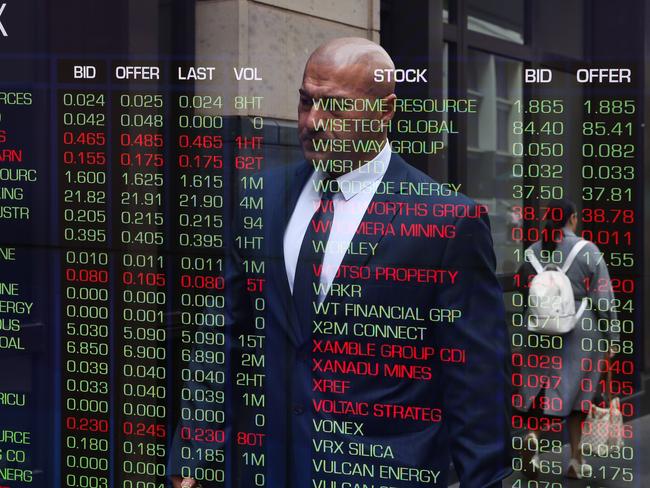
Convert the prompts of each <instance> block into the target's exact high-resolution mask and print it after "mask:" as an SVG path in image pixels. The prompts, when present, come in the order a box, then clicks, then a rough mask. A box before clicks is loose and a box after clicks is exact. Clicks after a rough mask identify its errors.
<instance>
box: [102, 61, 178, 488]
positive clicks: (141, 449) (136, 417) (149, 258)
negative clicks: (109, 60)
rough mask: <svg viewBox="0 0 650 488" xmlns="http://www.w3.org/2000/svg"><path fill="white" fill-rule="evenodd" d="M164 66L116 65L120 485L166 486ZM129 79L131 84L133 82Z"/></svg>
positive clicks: (117, 466)
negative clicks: (160, 83)
mask: <svg viewBox="0 0 650 488" xmlns="http://www.w3.org/2000/svg"><path fill="white" fill-rule="evenodd" d="M159 74H160V69H159V68H158V67H157V66H136V65H122V64H115V65H114V66H113V70H112V76H114V77H115V78H114V84H115V85H118V86H119V88H118V89H116V90H115V91H113V92H112V104H113V105H112V106H113V118H112V126H113V141H114V143H113V151H114V154H115V156H114V158H113V160H112V164H113V169H114V171H115V177H114V180H113V181H114V192H113V195H114V198H115V203H114V208H115V209H116V211H115V212H114V216H113V225H114V235H115V244H116V246H117V247H119V253H118V257H117V260H116V261H117V262H116V287H115V309H114V310H115V324H116V325H115V328H116V330H117V331H118V333H117V335H116V348H115V350H116V353H115V358H116V362H117V364H118V365H119V367H118V374H117V375H116V381H115V384H116V393H115V398H116V402H115V417H116V419H117V422H116V425H117V426H119V428H116V440H117V441H116V443H115V445H116V462H115V472H116V475H115V477H116V486H119V487H120V488H136V487H148V488H153V487H155V488H163V487H164V486H166V475H167V473H166V465H165V461H166V454H167V451H166V443H167V426H166V418H167V414H168V405H167V404H168V392H167V366H168V361H167V359H168V358H167V347H166V341H167V328H166V325H167V285H168V279H167V273H166V266H167V257H166V256H165V255H164V253H163V251H164V246H165V245H166V244H167V236H166V232H165V224H166V222H165V210H164V209H165V205H166V202H165V193H166V186H165V173H164V171H165V166H166V157H165V142H166V141H165V134H164V110H165V97H164V96H163V94H162V93H160V92H159V91H158V80H159V79H160V78H159ZM125 80H128V82H129V83H130V84H129V85H125Z"/></svg>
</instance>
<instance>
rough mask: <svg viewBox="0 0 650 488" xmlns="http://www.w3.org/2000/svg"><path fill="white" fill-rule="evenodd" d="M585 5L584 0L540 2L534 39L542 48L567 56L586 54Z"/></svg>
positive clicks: (580, 56) (577, 56) (547, 0)
mask: <svg viewBox="0 0 650 488" xmlns="http://www.w3.org/2000/svg"><path fill="white" fill-rule="evenodd" d="M583 19H584V6H583V1H582V0H573V1H571V2H567V1H566V0H544V1H543V2H540V3H539V6H538V9H537V17H536V18H535V20H534V22H535V23H536V25H537V28H536V30H535V32H537V33H538V35H539V38H536V39H534V42H535V44H536V45H538V46H539V47H540V48H541V49H542V50H544V51H548V52H554V53H560V54H563V55H565V56H571V57H575V58H582V56H583V55H584V45H583V39H584V23H583Z"/></svg>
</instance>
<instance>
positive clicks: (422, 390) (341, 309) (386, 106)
mask: <svg viewBox="0 0 650 488" xmlns="http://www.w3.org/2000/svg"><path fill="white" fill-rule="evenodd" d="M393 68H394V64H393V61H392V60H391V58H390V56H389V55H388V54H387V53H386V51H385V50H384V49H383V48H381V47H380V46H378V45H377V44H375V43H373V42H371V41H368V40H366V39H360V38H342V39H334V40H331V41H329V42H326V43H325V44H323V45H322V46H320V47H319V48H318V49H316V51H314V53H313V54H312V55H311V56H310V57H309V60H308V61H307V64H306V67H305V70H304V75H303V80H302V85H301V87H300V89H299V94H300V101H299V104H298V130H299V138H300V144H301V146H302V150H303V153H304V156H305V160H304V161H301V162H299V163H296V164H289V165H286V166H283V167H281V168H278V169H274V170H272V171H270V172H267V173H265V174H264V176H265V179H264V181H265V183H264V189H263V190H262V191H261V193H260V191H259V190H258V191H257V193H255V195H256V196H260V195H262V196H264V230H263V240H262V242H263V245H262V249H258V250H250V249H246V248H245V246H238V245H236V244H233V245H232V248H231V250H230V251H231V252H230V253H229V257H230V261H229V262H230V264H229V266H228V267H227V269H226V280H227V286H226V289H227V290H229V292H230V297H229V300H230V302H228V303H229V304H230V305H229V306H228V307H227V309H228V310H227V311H226V320H227V323H226V329H225V330H226V332H228V331H230V335H231V340H230V342H229V345H230V349H229V357H230V364H231V365H236V364H238V362H237V360H238V358H239V357H241V354H242V351H243V350H244V348H243V347H242V345H241V344H240V343H239V342H240V341H238V340H237V339H236V337H241V334H245V333H246V332H247V331H250V332H251V333H255V332H257V334H258V335H259V334H263V335H264V347H263V351H264V384H263V387H262V388H252V389H251V388H250V386H249V387H238V386H237V381H236V377H235V376H234V375H235V374H236V371H235V370H236V368H235V367H233V368H232V375H233V376H232V377H231V384H230V385H229V386H228V387H227V396H228V397H229V399H230V400H229V401H230V402H231V403H229V407H227V413H226V415H227V416H228V419H227V420H226V424H227V429H226V432H228V433H229V435H231V437H232V438H231V439H230V440H229V441H226V442H224V443H223V447H224V449H225V452H226V453H229V454H226V456H229V457H228V458H227V460H226V461H225V463H226V464H225V465H226V466H227V468H226V470H225V472H226V473H227V474H226V476H227V480H226V484H225V485H224V484H220V483H219V482H211V481H210V480H208V479H205V477H204V478H203V479H201V476H200V475H201V474H205V473H206V472H207V473H209V474H214V473H212V472H211V471H206V468H207V469H215V466H216V463H208V462H205V461H200V460H197V459H196V457H192V458H191V459H188V458H187V457H186V458H185V460H184V463H185V465H186V466H189V467H187V468H186V472H189V473H191V474H192V476H191V477H190V476H187V477H186V478H185V479H184V480H182V479H181V478H180V477H179V478H176V480H175V483H176V486H180V483H181V481H183V482H184V483H186V485H187V486H188V487H189V488H192V487H194V486H196V485H197V484H198V483H199V482H201V483H202V485H203V486H204V487H206V488H208V487H209V486H228V487H231V486H232V487H242V488H244V487H246V488H248V487H252V486H255V482H254V481H256V480H262V479H263V481H264V486H268V487H274V488H308V487H309V488H320V487H322V488H345V487H362V486H363V487H376V488H379V487H395V488H398V487H409V488H418V487H425V486H426V487H431V486H447V480H448V470H449V465H450V462H451V461H453V464H454V468H455V470H456V472H457V474H458V478H459V479H460V484H461V487H463V488H474V487H476V488H486V487H497V486H501V480H502V479H503V478H504V477H506V476H507V475H508V474H509V472H510V451H509V445H510V438H509V415H508V408H507V405H508V404H509V402H510V397H509V390H508V383H509V377H508V368H507V358H508V354H507V353H508V340H507V333H506V326H505V316H504V309H503V302H502V291H501V289H500V287H499V284H498V282H497V279H496V277H495V272H494V270H495V257H494V252H493V250H492V240H491V236H490V229H489V222H488V218H487V215H486V212H485V209H484V208H482V207H481V206H478V205H476V204H475V202H473V201H472V200H470V199H469V198H467V197H465V196H464V195H462V194H460V193H455V192H453V191H449V188H448V187H444V186H443V185H440V184H439V183H437V182H435V181H433V180H432V179H431V178H429V177H428V176H427V175H425V174H423V173H422V172H420V171H418V170H416V169H415V168H413V167H411V166H410V165H408V164H407V163H406V162H405V161H404V160H403V159H402V158H401V157H400V156H399V155H398V154H396V153H394V152H392V150H391V146H390V143H389V141H388V139H387V134H388V125H389V123H390V121H391V120H392V118H393V116H394V115H395V100H396V96H395V94H394V91H395V87H394V84H393V83H390V82H375V81H374V73H375V71H376V70H386V69H393ZM245 215H246V210H245V209H240V214H239V215H237V216H236V217H237V218H236V219H235V221H237V222H239V221H242V219H243V217H244V216H245ZM233 234H234V235H237V236H239V237H242V236H244V237H247V236H250V237H253V235H259V231H258V233H257V234H255V233H254V232H253V231H251V230H250V229H240V230H239V231H236V232H234V233H233ZM240 242H241V241H240ZM246 260H248V261H249V262H250V260H256V261H258V262H261V261H262V260H263V261H264V263H265V273H264V279H265V288H264V295H263V296H264V299H265V301H264V303H265V307H266V308H265V309H264V311H263V313H260V308H259V307H260V305H259V303H251V302H249V301H247V299H248V298H249V297H250V293H247V291H246V277H247V276H250V275H247V274H246V269H245V266H243V265H242V263H244V262H245V261H246ZM256 296H257V295H256ZM260 314H261V315H262V316H264V323H263V324H264V327H263V329H262V330H261V331H260V330H257V331H255V327H254V326H253V325H252V324H257V322H256V320H255V316H260ZM261 352H262V349H261V348H260V351H259V353H261ZM187 386H188V387H189V388H190V389H201V388H204V389H205V388H208V389H209V388H214V386H212V385H210V384H209V383H207V384H206V383H203V384H201V383H191V382H190V384H188V385H187ZM247 388H248V391H249V392H260V391H263V392H264V394H265V408H264V410H263V411H264V421H263V422H262V423H261V427H260V421H259V418H260V417H257V421H256V420H255V419H254V418H253V417H254V413H256V412H259V408H258V409H254V408H251V407H250V406H247V405H243V404H242V403H241V401H240V400H239V399H240V398H241V397H242V394H243V393H244V392H246V391H247ZM236 432H263V433H264V443H263V447H260V448H259V450H258V454H262V453H263V454H264V456H265V457H264V463H263V466H250V465H249V464H247V463H245V462H244V456H243V454H242V450H243V449H248V450H250V448H248V447H242V446H240V445H238V444H237V443H236V441H235V439H234V433H236ZM181 446H186V447H187V446H189V447H190V448H191V449H190V450H189V451H186V452H196V450H197V449H201V447H202V444H201V443H198V442H195V441H193V440H191V439H189V440H188V439H185V440H184V441H183V442H182V443H181V445H180V446H179V445H176V446H175V447H174V448H173V449H172V450H174V449H176V450H179V449H180V448H181ZM222 461H223V459H222ZM255 473H263V478H255Z"/></svg>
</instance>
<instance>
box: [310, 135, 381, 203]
mask: <svg viewBox="0 0 650 488" xmlns="http://www.w3.org/2000/svg"><path fill="white" fill-rule="evenodd" d="M391 155H392V151H391V149H390V143H389V142H388V139H386V140H385V141H384V147H383V148H382V149H381V151H379V154H377V156H375V157H374V158H373V159H372V160H371V161H368V162H367V163H366V164H364V165H363V166H360V167H359V168H357V169H355V170H352V171H350V172H349V173H345V174H344V175H341V176H339V177H338V178H336V181H338V183H339V187H340V188H341V195H342V196H343V198H344V199H345V200H350V199H351V198H352V197H354V196H355V195H357V194H359V193H361V191H362V190H365V189H366V188H368V187H369V186H370V185H372V184H373V183H374V182H376V181H379V180H381V179H382V178H383V176H384V174H385V173H386V170H387V169H388V163H390V158H391ZM326 176H327V175H326V174H325V172H324V171H322V170H318V171H317V172H316V173H315V174H314V179H315V180H316V181H318V180H324V179H325V178H326Z"/></svg>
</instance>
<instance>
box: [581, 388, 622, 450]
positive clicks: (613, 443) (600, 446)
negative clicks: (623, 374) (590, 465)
mask: <svg viewBox="0 0 650 488" xmlns="http://www.w3.org/2000/svg"><path fill="white" fill-rule="evenodd" d="M583 425H584V426H583V434H582V439H581V444H583V445H584V444H588V445H589V449H585V448H584V446H583V445H581V447H580V449H581V450H582V452H585V450H586V451H587V452H589V453H591V455H593V456H600V457H608V456H609V455H610V453H611V452H612V448H614V449H620V448H621V447H623V445H624V441H623V414H622V413H621V400H620V399H619V398H613V399H612V400H610V402H609V408H602V407H598V406H596V405H594V404H593V403H592V404H591V407H590V408H589V414H588V415H587V418H586V419H585V421H584V424H583Z"/></svg>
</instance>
